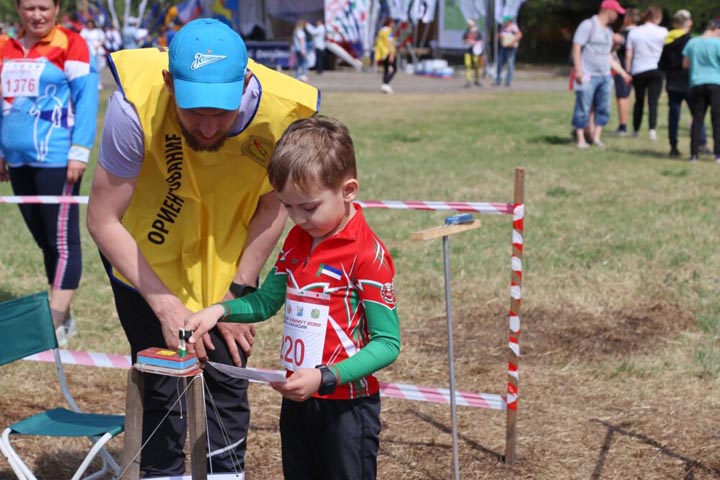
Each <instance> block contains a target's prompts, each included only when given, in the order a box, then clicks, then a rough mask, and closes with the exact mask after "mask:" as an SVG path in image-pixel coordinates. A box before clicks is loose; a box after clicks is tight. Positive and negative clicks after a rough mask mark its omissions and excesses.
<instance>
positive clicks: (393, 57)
mask: <svg viewBox="0 0 720 480" xmlns="http://www.w3.org/2000/svg"><path fill="white" fill-rule="evenodd" d="M394 28H395V20H393V19H392V18H390V17H387V18H386V19H385V20H383V23H382V27H380V30H378V32H377V35H376V36H375V61H376V62H382V66H383V83H382V86H381V87H380V90H382V91H383V93H388V94H389V93H393V89H392V87H391V86H390V82H392V79H393V77H394V76H395V74H396V73H397V48H396V46H395V34H394V32H393V29H394Z"/></svg>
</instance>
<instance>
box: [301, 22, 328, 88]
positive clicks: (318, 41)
mask: <svg viewBox="0 0 720 480" xmlns="http://www.w3.org/2000/svg"><path fill="white" fill-rule="evenodd" d="M305 29H306V30H307V31H308V32H309V33H310V35H312V44H313V47H314V48H315V73H317V74H318V75H322V73H323V70H325V22H323V21H322V20H318V21H317V22H315V25H313V24H312V23H309V22H308V24H307V26H306V27H305Z"/></svg>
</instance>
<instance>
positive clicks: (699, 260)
mask: <svg viewBox="0 0 720 480" xmlns="http://www.w3.org/2000/svg"><path fill="white" fill-rule="evenodd" d="M572 101H573V99H572V97H571V96H570V95H569V94H568V93H566V92H562V93H542V94H540V93H522V92H512V91H506V90H505V91H503V90H495V91H493V93H487V94H483V95H478V94H474V93H465V92H460V93H455V94H445V95H421V94H406V95H402V94H399V95H394V96H380V95H379V94H367V93H342V94H340V93H333V92H327V93H324V95H323V102H324V108H323V111H324V113H326V114H329V115H333V116H337V117H339V118H340V119H342V120H343V121H345V122H346V123H347V124H348V126H349V128H350V131H351V133H352V134H353V136H354V139H355V145H356V150H357V155H358V162H359V171H360V174H359V175H360V186H361V195H360V197H361V198H362V199H364V200H380V199H382V200H443V201H479V202H485V201H493V202H511V201H512V195H513V172H514V169H515V167H516V166H523V167H525V169H526V182H527V183H526V189H525V192H526V202H525V203H526V207H525V215H526V219H525V246H524V254H525V258H524V264H523V267H524V277H523V279H524V286H523V287H524V288H523V318H522V330H523V333H522V337H521V350H522V353H523V357H522V360H521V364H520V368H521V373H520V401H519V411H518V418H519V423H518V434H519V438H518V446H517V455H518V458H517V461H516V463H515V464H514V465H513V466H506V465H504V464H503V463H502V462H501V461H500V460H499V456H500V455H502V453H503V452H504V438H505V437H504V428H505V427H504V422H505V416H504V414H501V413H499V412H493V411H484V410H475V409H466V408H460V410H459V422H460V458H461V473H462V476H463V478H466V479H484V478H528V479H531V478H532V479H550V478H593V479H601V478H602V479H615V478H617V479H621V478H622V479H627V478H638V479H639V478H642V479H665V478H692V479H705V478H720V424H718V422H717V418H718V414H719V413H720V383H719V382H718V376H719V374H720V349H719V348H718V339H719V336H720V321H719V320H718V319H719V318H720V273H719V272H720V253H718V248H717V245H718V234H719V233H720V230H719V228H718V226H719V225H720V221H719V217H720V202H719V200H720V193H719V190H718V186H720V165H716V164H715V163H714V162H713V161H712V160H711V159H710V157H704V158H702V160H701V161H700V162H698V163H697V164H693V165H691V164H690V163H689V162H687V161H686V160H682V161H680V160H670V159H668V158H667V156H666V153H667V149H666V142H665V141H664V138H665V137H664V136H665V134H666V131H667V129H666V114H667V111H666V109H665V108H663V109H661V112H660V125H659V132H660V137H661V140H659V141H657V142H651V141H649V140H648V139H647V135H646V134H645V133H646V131H645V130H643V133H644V136H642V137H641V138H614V137H612V136H611V135H610V134H606V135H605V138H604V139H605V142H606V144H607V147H606V148H604V149H598V148H593V149H590V150H587V151H578V150H577V149H576V148H574V146H573V145H572V143H571V142H570V137H569V132H570V125H569V119H570V114H571V111H572ZM663 105H664V104H663ZM688 121H689V114H688V112H687V111H685V112H684V117H683V121H682V126H683V128H682V129H681V135H682V138H681V150H682V151H683V152H685V153H687V151H688V150H689V139H688V132H687V123H688ZM611 125H612V126H613V127H614V126H615V125H616V120H614V119H613V120H612V122H611ZM644 128H646V126H644ZM90 178H91V177H90V176H86V179H85V181H84V185H83V192H85V193H86V192H87V191H88V190H89V186H90ZM9 193H10V189H9V187H8V186H7V185H2V186H0V195H6V194H9ZM0 211H1V212H2V213H1V214H0V244H2V245H3V246H4V248H2V249H0V299H8V298H14V297H16V296H19V295H22V294H26V293H30V292H34V291H38V290H41V289H42V288H43V287H44V284H45V280H44V273H43V271H42V261H41V256H40V252H39V251H38V249H37V247H36V246H35V245H34V244H33V242H32V239H31V237H30V234H29V233H28V232H27V230H26V228H25V226H24V225H23V224H22V220H21V218H20V215H19V213H18V211H17V207H15V206H12V205H5V206H1V205H0ZM81 211H82V214H83V217H84V214H85V207H81ZM366 215H367V217H368V221H369V222H370V224H371V225H372V226H373V227H374V229H375V230H376V231H377V233H378V234H379V235H380V236H381V237H382V238H383V239H384V241H385V243H386V245H387V246H388V248H389V249H390V251H391V253H392V255H393V257H394V259H395V263H396V268H397V272H398V274H397V278H396V289H397V295H398V299H399V304H398V305H399V306H398V310H399V314H400V319H401V327H402V331H403V351H402V353H401V355H400V358H399V359H398V361H397V362H396V363H395V364H394V365H392V366H391V367H389V368H388V369H386V370H385V371H384V372H382V373H381V380H383V381H387V382H401V383H411V384H419V385H427V386H437V387H443V386H447V354H446V333H445V305H444V290H443V264H442V250H441V243H440V242H439V241H429V242H417V241H413V240H411V238H410V236H411V233H412V232H414V231H418V230H422V229H425V228H429V227H433V226H437V225H440V224H441V223H442V221H443V218H444V216H445V215H447V213H441V212H417V211H387V210H368V211H367V212H366ZM480 218H481V220H482V222H483V227H482V228H480V229H479V230H475V231H473V232H471V233H467V234H463V235H457V236H455V237H453V238H452V240H451V242H450V247H451V248H450V250H451V259H452V264H451V276H452V289H453V302H454V304H453V306H454V317H455V344H456V356H457V358H456V375H457V388H458V389H460V390H467V391H476V392H487V393H504V389H505V383H506V376H505V371H506V368H507V364H506V360H505V352H506V342H507V310H508V307H509V282H510V242H511V223H510V218H509V217H508V216H482V217H480ZM83 241H84V244H83V246H84V255H85V263H84V265H85V271H84V277H83V283H82V285H81V288H80V290H79V291H78V294H77V296H76V302H75V304H74V314H75V317H76V319H77V321H78V324H79V328H80V333H79V336H78V337H76V338H75V339H74V340H73V341H72V343H71V348H72V349H75V350H87V351H100V352H113V353H127V352H128V346H127V343H126V340H125V338H124V335H123V333H122V331H121V328H120V326H119V322H118V320H117V316H116V314H115V312H114V306H113V301H112V295H111V293H110V289H109V286H108V282H107V280H106V278H105V276H104V273H103V271H102V268H101V265H100V262H99V258H98V255H97V252H96V250H95V249H94V246H93V244H92V242H91V240H90V239H89V236H88V235H87V232H85V233H84V236H83ZM280 323H281V322H278V321H275V322H267V323H266V324H263V325H261V327H260V328H259V336H258V341H257V343H256V347H255V350H254V354H253V356H252V358H251V364H252V365H253V366H256V367H265V368H277V367H278V366H277V364H276V361H275V357H276V348H277V344H278V336H279V332H280V328H281V326H280ZM39 369H40V366H38V365H34V364H27V363H26V364H22V365H17V366H11V367H2V368H0V385H2V392H0V423H1V424H7V423H8V422H10V421H11V420H12V419H15V418H18V417H19V416H20V415H21V414H23V413H27V412H28V411H32V410H34V409H36V408H39V407H41V406H44V405H45V404H46V403H47V402H50V401H51V400H53V399H56V397H55V395H54V394H52V393H51V390H50V389H49V387H48V382H47V381H46V379H47V378H49V377H44V376H41V374H40V373H39ZM69 372H70V378H71V381H72V383H73V385H74V387H75V389H76V390H77V391H78V392H79V395H78V396H79V397H80V400H81V403H82V404H83V405H84V406H86V407H87V408H88V409H89V410H96V411H99V410H108V409H109V410H111V411H113V410H114V411H121V410H122V409H123V408H124V372H118V371H113V370H106V369H92V368H88V367H70V368H69ZM97 389H99V390H100V393H97V392H96V391H95V390H97ZM251 402H252V403H251V404H252V407H253V419H252V423H251V430H252V433H251V437H250V447H249V451H248V456H247V461H248V477H247V478H248V479H250V478H253V479H264V478H279V477H280V476H281V474H280V467H279V439H278V433H277V418H278V412H279V408H278V406H279V398H278V397H277V395H276V394H275V393H274V392H272V390H270V389H269V388H267V387H263V386H253V387H251ZM383 426H384V431H383V434H382V437H381V452H380V457H379V478H403V479H405V478H406V479H447V478H452V463H451V462H452V451H451V440H450V415H449V408H448V406H446V405H436V404H425V403H415V402H407V401H401V400H394V399H386V400H384V402H383ZM47 445H48V444H40V443H38V442H28V443H26V444H25V446H26V448H28V449H31V450H32V451H33V453H34V454H35V455H34V458H35V461H36V462H37V463H38V464H39V465H40V466H41V472H44V478H65V477H67V475H60V476H58V474H57V472H64V471H65V470H66V469H68V468H69V465H71V464H74V463H76V460H77V461H78V462H79V457H78V455H79V450H78V452H75V450H74V449H72V448H69V447H66V448H64V449H60V448H59V447H57V448H56V446H53V447H48V446H47ZM58 469H59V470H58ZM53 472H55V473H53ZM6 478H12V475H11V473H10V471H9V468H8V467H7V465H6V464H4V463H0V479H6Z"/></svg>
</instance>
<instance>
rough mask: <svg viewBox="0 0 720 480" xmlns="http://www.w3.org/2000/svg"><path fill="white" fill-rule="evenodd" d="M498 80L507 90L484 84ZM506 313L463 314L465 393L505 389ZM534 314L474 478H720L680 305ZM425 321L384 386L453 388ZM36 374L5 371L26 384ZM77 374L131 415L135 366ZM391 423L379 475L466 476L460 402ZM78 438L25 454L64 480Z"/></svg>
mask: <svg viewBox="0 0 720 480" xmlns="http://www.w3.org/2000/svg"><path fill="white" fill-rule="evenodd" d="M311 82H313V83H315V84H316V85H318V86H319V87H321V88H322V89H325V90H327V89H340V90H341V89H344V88H352V89H354V90H355V91H363V90H364V89H367V91H371V90H372V89H378V90H379V85H380V81H379V76H377V75H376V76H373V74H363V75H358V74H355V73H353V72H328V73H326V74H325V75H323V77H322V78H317V77H311ZM463 84H464V81H463V80H462V79H461V78H455V79H451V80H439V79H428V78H416V77H412V76H409V75H405V74H399V75H398V77H397V80H396V81H394V82H393V86H394V87H395V90H396V92H398V94H401V93H402V92H403V91H425V92H429V93H431V92H432V93H440V92H446V91H460V90H461V89H463ZM487 84H489V80H488V81H487V82H486V85H487ZM491 88H504V87H483V88H477V92H478V94H481V93H482V92H483V91H486V90H491ZM562 88H565V80H564V78H563V77H561V76H556V75H554V74H540V73H536V72H533V71H525V72H519V73H518V78H517V80H516V82H515V85H514V86H513V87H511V90H512V89H516V90H533V89H562ZM378 94H380V93H379V92H378ZM507 307H508V305H506V304H505V302H504V301H503V302H500V301H493V300H488V303H487V304H486V307H485V308H482V309H470V308H466V309H465V310H463V309H462V308H460V309H458V311H456V312H455V337H454V338H455V350H456V361H455V370H456V378H457V379H458V383H457V388H458V389H459V390H465V391H474V392H485V393H494V394H504V393H505V386H506V382H507V377H506V373H505V372H506V368H507V361H506V359H505V355H506V349H507V347H506V339H507ZM523 309H524V311H523V312H522V329H523V331H522V336H521V340H520V345H521V350H522V357H521V361H520V383H519V385H520V398H519V409H518V425H517V432H518V438H517V458H516V461H515V463H514V464H513V465H507V464H505V463H504V462H503V461H502V458H503V454H504V451H505V423H506V417H505V413H504V412H499V411H490V410H481V409H475V408H468V407H459V408H458V422H459V428H458V431H459V458H460V472H461V476H462V478H463V479H467V480H470V479H490V478H492V479H510V478H513V479H516V478H522V479H593V480H599V479H623V480H625V479H688V480H690V479H692V480H701V479H718V478H720V422H719V421H718V418H720V385H719V382H718V381H717V379H707V378H702V377H701V376H699V375H697V374H696V372H690V371H683V369H682V367H679V366H678V365H691V364H692V360H691V359H688V358H684V357H683V355H688V354H687V353H684V352H687V350H688V349H687V348H682V347H683V345H684V342H685V341H686V340H687V339H688V338H692V337H693V336H697V335H700V332H698V331H697V330H696V327H695V324H696V321H695V319H694V318H693V317H692V316H691V315H689V314H688V313H687V312H686V311H685V310H684V309H683V308H681V306H679V305H676V304H673V303H667V302H663V301H653V300H650V299H648V300H645V301H639V302H636V303H632V304H628V305H624V306H623V307H622V308H618V309H617V310H616V311H604V312H602V313H598V314H595V313H588V312H582V311H573V310H572V308H565V307H560V306H558V307H557V309H555V310H550V309H548V308H547V306H543V307H539V306H534V305H531V304H527V305H524V307H523ZM425 325H429V326H432V327H433V328H407V329H404V330H403V352H402V354H401V356H400V358H399V359H398V361H397V362H396V363H395V364H394V365H392V366H391V367H390V368H388V369H386V370H384V371H383V372H382V375H381V380H382V381H385V382H402V383H413V384H418V385H425V386H434V387H447V384H448V374H447V362H446V360H447V354H446V352H447V349H446V338H445V333H444V331H445V330H444V326H445V319H444V318H431V319H427V321H426V322H425ZM3 368H8V367H3ZM9 368H14V367H9ZM24 368H25V367H23V366H21V367H20V368H18V369H15V370H11V371H10V373H9V374H8V376H7V377H5V378H7V379H8V380H7V381H17V382H25V381H26V380H25V379H24V378H22V375H23V374H24ZM6 372H7V370H6ZM68 373H69V378H70V383H71V385H73V389H74V391H75V392H76V396H77V398H78V400H79V401H80V403H81V404H82V405H88V406H89V408H91V409H97V410H100V411H116V412H119V411H122V410H123V409H124V398H123V396H122V395H118V392H122V391H124V384H125V372H122V371H119V370H109V369H97V368H89V367H68ZM48 392H50V390H49V388H48V387H45V386H43V385H39V386H38V385H35V386H34V387H33V390H32V393H33V394H32V395H28V396H27V397H26V398H21V399H17V398H9V397H8V396H7V395H2V394H0V425H7V424H8V423H9V422H11V421H12V420H14V419H18V418H21V417H22V416H23V415H26V414H28V413H30V412H34V411H37V410H38V409H41V408H44V406H46V405H47V404H51V403H52V402H53V401H59V399H58V398H57V397H54V396H51V395H50V394H49V393H48ZM250 395H251V406H252V409H253V410H252V411H253V413H252V419H251V433H250V435H249V449H248V454H247V457H246V462H247V479H248V480H253V479H279V478H282V475H281V467H280V448H279V433H278V428H277V424H278V418H279V399H278V397H277V394H276V393H275V392H274V391H272V390H271V389H270V388H269V387H267V386H263V385H252V386H251V389H250ZM382 424H383V431H382V434H381V445H380V454H379V458H378V470H379V471H378V478H381V479H395V480H400V479H413V480H414V479H418V480H420V479H423V480H446V479H451V478H452V477H453V473H452V472H453V468H452V441H451V431H450V425H451V422H450V409H449V405H446V404H433V403H421V402H412V401H405V400H398V399H388V398H385V399H383V413H382ZM120 440H121V439H120ZM78 442H80V441H70V442H68V443H66V444H63V445H58V444H57V443H50V442H46V441H37V440H29V441H27V440H23V441H21V442H18V445H19V447H18V448H19V450H21V451H22V452H24V453H25V454H26V455H27V456H28V457H29V458H30V459H31V464H32V465H33V466H34V467H36V468H37V469H38V474H39V477H40V478H46V479H64V478H69V477H70V472H71V471H72V469H73V467H74V466H75V465H77V464H79V463H80V460H81V451H82V449H81V448H80V446H79V445H80V444H79V443H78ZM121 444H122V442H121V441H120V442H117V441H116V442H115V443H113V444H112V445H114V446H113V448H112V449H111V451H113V452H114V453H119V450H120V448H121ZM11 478H14V477H13V475H12V472H11V471H10V469H9V467H8V465H7V463H5V462H4V461H0V480H7V479H11Z"/></svg>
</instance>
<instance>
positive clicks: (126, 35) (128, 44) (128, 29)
mask: <svg viewBox="0 0 720 480" xmlns="http://www.w3.org/2000/svg"><path fill="white" fill-rule="evenodd" d="M138 24H139V22H138V19H137V17H131V16H127V17H125V26H124V27H123V29H122V43H123V48H138V42H137V37H138Z"/></svg>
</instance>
